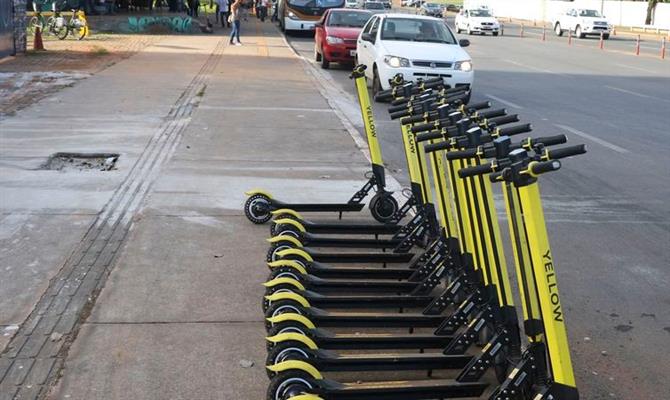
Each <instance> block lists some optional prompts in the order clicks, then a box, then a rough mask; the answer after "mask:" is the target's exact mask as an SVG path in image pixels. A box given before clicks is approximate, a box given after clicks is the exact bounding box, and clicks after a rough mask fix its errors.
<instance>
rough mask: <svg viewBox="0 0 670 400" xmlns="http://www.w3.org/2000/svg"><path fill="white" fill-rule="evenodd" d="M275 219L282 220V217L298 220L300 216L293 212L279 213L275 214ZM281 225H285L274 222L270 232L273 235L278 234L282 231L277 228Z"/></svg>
mask: <svg viewBox="0 0 670 400" xmlns="http://www.w3.org/2000/svg"><path fill="white" fill-rule="evenodd" d="M273 219H274V220H275V221H276V220H280V219H292V220H295V221H298V218H296V216H295V215H293V214H277V215H275V216H274V218H273ZM280 226H282V227H284V226H285V225H283V224H279V225H277V224H272V225H270V234H271V235H272V236H277V234H278V233H279V232H280V231H279V230H278V229H277V228H278V227H280ZM293 228H294V229H295V227H293Z"/></svg>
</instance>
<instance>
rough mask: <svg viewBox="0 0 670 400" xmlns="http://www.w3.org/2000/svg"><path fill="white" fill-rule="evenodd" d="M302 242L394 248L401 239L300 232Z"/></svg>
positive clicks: (307, 244) (313, 245) (357, 247)
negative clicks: (334, 235)
mask: <svg viewBox="0 0 670 400" xmlns="http://www.w3.org/2000/svg"><path fill="white" fill-rule="evenodd" d="M302 236H303V239H302V240H303V243H304V244H305V245H306V246H310V247H341V248H356V249H394V248H395V247H396V246H398V245H399V244H400V243H401V242H402V241H401V240H400V239H368V238H355V239H351V238H339V237H331V236H329V235H318V234H313V233H309V232H305V233H303V234H302Z"/></svg>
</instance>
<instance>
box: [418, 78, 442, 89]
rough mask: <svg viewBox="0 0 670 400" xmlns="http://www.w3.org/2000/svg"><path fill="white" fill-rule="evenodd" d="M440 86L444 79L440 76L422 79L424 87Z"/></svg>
mask: <svg viewBox="0 0 670 400" xmlns="http://www.w3.org/2000/svg"><path fill="white" fill-rule="evenodd" d="M440 86H444V79H442V78H431V79H426V80H425V81H423V88H424V89H434V88H437V87H440Z"/></svg>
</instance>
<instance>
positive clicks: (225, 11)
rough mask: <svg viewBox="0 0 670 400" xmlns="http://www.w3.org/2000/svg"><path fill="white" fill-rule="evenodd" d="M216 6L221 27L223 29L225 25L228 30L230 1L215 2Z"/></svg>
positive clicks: (218, 0)
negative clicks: (219, 15)
mask: <svg viewBox="0 0 670 400" xmlns="http://www.w3.org/2000/svg"><path fill="white" fill-rule="evenodd" d="M216 4H217V5H218V6H219V13H221V27H222V28H225V27H226V25H227V26H228V28H230V24H231V23H230V21H229V20H228V16H229V15H230V0H216Z"/></svg>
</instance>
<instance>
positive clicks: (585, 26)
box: [553, 8, 612, 39]
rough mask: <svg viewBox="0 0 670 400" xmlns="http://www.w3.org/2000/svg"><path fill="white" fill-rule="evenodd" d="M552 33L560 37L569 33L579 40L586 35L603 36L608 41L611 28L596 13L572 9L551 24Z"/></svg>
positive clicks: (602, 17)
mask: <svg viewBox="0 0 670 400" xmlns="http://www.w3.org/2000/svg"><path fill="white" fill-rule="evenodd" d="M553 27H554V32H556V35H558V36H562V35H563V32H565V31H570V32H572V33H574V35H575V36H577V37H578V38H580V39H583V38H585V37H586V36H587V35H597V36H600V34H602V35H603V39H609V37H610V31H611V30H612V26H611V25H610V24H609V23H608V22H607V19H606V18H605V17H604V16H603V15H601V14H600V12H598V10H590V9H586V8H573V9H570V10H568V11H566V12H565V13H564V14H560V15H559V16H558V17H557V18H556V19H555V20H554V22H553Z"/></svg>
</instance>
